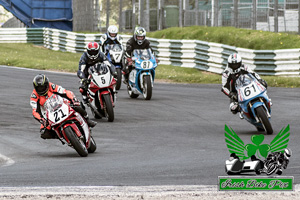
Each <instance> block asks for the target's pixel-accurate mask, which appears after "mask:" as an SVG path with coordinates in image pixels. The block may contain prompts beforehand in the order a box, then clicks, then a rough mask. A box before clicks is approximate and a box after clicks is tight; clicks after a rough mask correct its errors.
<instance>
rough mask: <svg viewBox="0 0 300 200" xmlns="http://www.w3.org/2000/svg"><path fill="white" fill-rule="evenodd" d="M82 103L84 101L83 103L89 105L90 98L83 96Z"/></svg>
mask: <svg viewBox="0 0 300 200" xmlns="http://www.w3.org/2000/svg"><path fill="white" fill-rule="evenodd" d="M82 101H83V103H84V104H86V105H87V104H88V103H89V101H88V98H87V96H86V95H82Z"/></svg>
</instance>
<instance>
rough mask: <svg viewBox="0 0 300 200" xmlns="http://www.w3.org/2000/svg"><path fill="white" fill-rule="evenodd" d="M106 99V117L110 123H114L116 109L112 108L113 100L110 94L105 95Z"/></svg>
mask: <svg viewBox="0 0 300 200" xmlns="http://www.w3.org/2000/svg"><path fill="white" fill-rule="evenodd" d="M103 98H104V104H105V105H104V110H105V115H106V117H107V119H108V121H109V122H112V121H114V118H115V116H114V109H113V106H112V102H111V98H110V94H105V95H103Z"/></svg>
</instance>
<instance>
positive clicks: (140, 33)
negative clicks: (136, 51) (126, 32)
mask: <svg viewBox="0 0 300 200" xmlns="http://www.w3.org/2000/svg"><path fill="white" fill-rule="evenodd" d="M133 38H134V40H135V41H136V42H137V44H138V45H142V44H143V43H144V41H145V39H146V30H145V29H144V28H143V27H136V28H135V30H134V34H133Z"/></svg>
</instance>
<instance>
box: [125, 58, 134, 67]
mask: <svg viewBox="0 0 300 200" xmlns="http://www.w3.org/2000/svg"><path fill="white" fill-rule="evenodd" d="M126 60H127V66H130V65H132V63H133V60H132V58H126Z"/></svg>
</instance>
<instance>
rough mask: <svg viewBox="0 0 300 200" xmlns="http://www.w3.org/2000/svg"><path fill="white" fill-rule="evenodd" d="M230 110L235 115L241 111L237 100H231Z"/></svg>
mask: <svg viewBox="0 0 300 200" xmlns="http://www.w3.org/2000/svg"><path fill="white" fill-rule="evenodd" d="M229 110H230V111H231V112H232V114H234V115H235V114H236V113H237V112H239V104H238V103H237V102H231V103H230V105H229Z"/></svg>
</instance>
